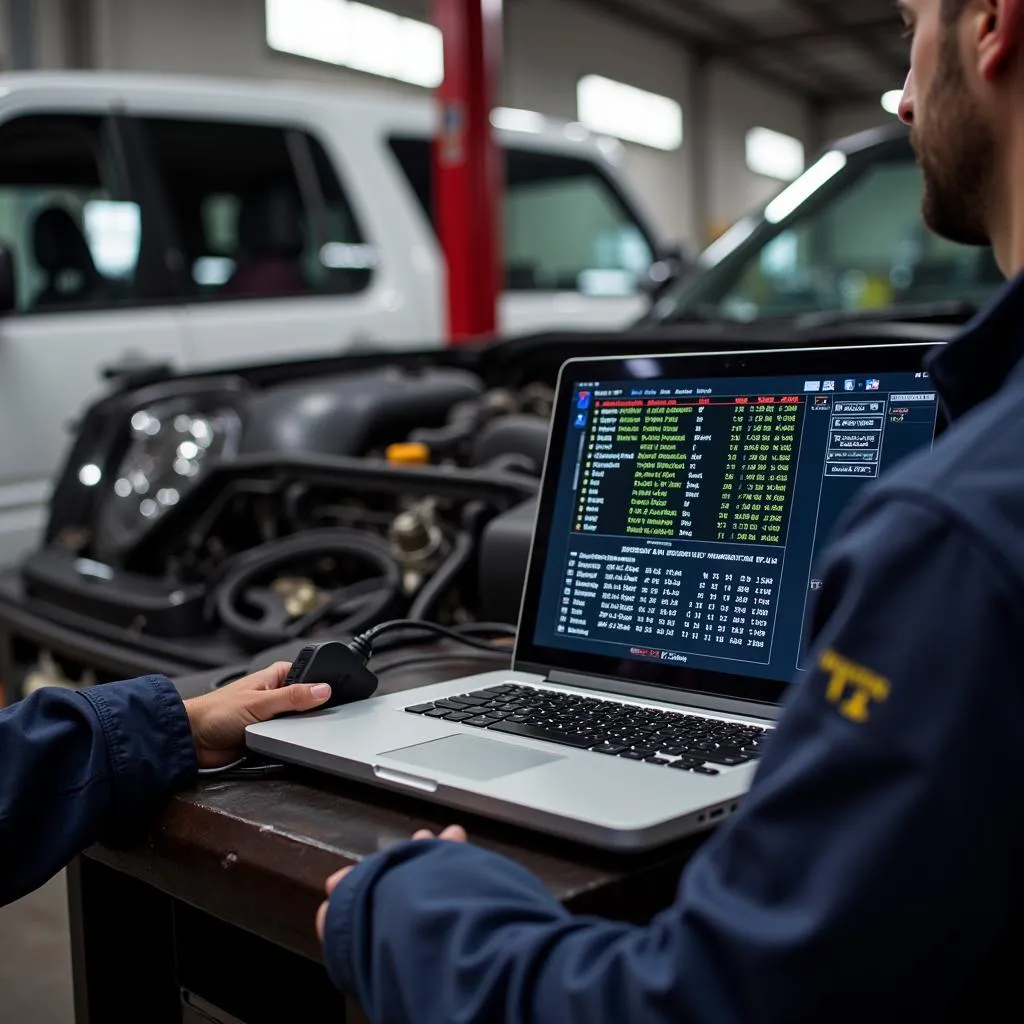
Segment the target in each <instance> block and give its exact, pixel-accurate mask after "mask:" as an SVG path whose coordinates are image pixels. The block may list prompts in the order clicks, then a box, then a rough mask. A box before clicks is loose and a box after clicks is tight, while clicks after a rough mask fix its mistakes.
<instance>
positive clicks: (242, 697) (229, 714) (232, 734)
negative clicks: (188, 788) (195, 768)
mask: <svg viewBox="0 0 1024 1024" xmlns="http://www.w3.org/2000/svg"><path fill="white" fill-rule="evenodd" d="M290 668H291V665H289V664H288V662H286V661H279V662H277V664H275V665H271V666H270V667H269V668H265V669H263V670H262V671H260V672H254V673H253V674H252V675H251V676H246V677H245V678H244V679H238V680H236V681H235V682H233V683H229V684H228V685H227V686H223V687H221V688H220V689H219V690H214V691H213V692H211V693H204V694H203V695H202V696H201V697H193V698H192V699H191V700H187V701H185V710H186V711H187V712H188V720H189V723H190V724H191V726H192V737H193V739H194V741H195V745H196V757H197V759H198V761H199V767H200V768H223V767H224V765H227V764H231V762H232V761H235V760H237V759H238V758H239V757H241V756H242V754H244V753H245V727H246V726H247V725H254V724H255V723H256V722H266V721H267V720H268V719H271V718H273V717H274V716H275V715H280V714H281V713H282V712H285V711H312V710H313V709H314V708H316V707H319V706H320V705H321V704H323V703H324V702H325V701H326V700H327V699H328V698H329V697H330V696H331V688H330V686H329V685H328V684H327V683H317V684H316V685H313V686H307V685H306V684H304V683H296V684H295V685H294V686H284V687H282V685H281V684H282V683H283V682H284V680H285V676H287V675H288V670H289V669H290Z"/></svg>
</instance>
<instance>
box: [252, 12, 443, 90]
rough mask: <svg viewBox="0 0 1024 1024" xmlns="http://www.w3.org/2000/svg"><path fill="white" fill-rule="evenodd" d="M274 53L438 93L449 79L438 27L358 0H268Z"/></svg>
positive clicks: (269, 38) (268, 32)
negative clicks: (276, 51) (445, 79)
mask: <svg viewBox="0 0 1024 1024" xmlns="http://www.w3.org/2000/svg"><path fill="white" fill-rule="evenodd" d="M266 36H267V44H268V45H269V46H270V48H271V49H272V50H278V51H279V52H281V53H291V54H295V55H296V56H298V57H307V58H309V59H310V60H320V61H324V62H325V63H327V64H338V65H341V66H344V67H349V68H355V69H356V70H358V71H366V72H368V73H369V74H372V75H381V76H382V77H384V78H394V79H397V80H398V81H400V82H409V83H411V84H412V85H422V86H424V87H425V88H428V89H433V88H436V87H437V86H439V85H440V84H441V82H442V80H443V79H444V45H443V41H442V38H441V31H440V29H438V28H437V27H436V26H434V25H429V24H427V23H426V22H423V21H416V20H415V19H413V18H403V17H401V16H400V15H397V14H392V13H391V12H390V11H382V10H380V9H379V8H377V7H372V6H370V5H368V4H361V3H355V2H353V0H266Z"/></svg>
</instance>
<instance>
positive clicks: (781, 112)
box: [708, 65, 814, 224]
mask: <svg viewBox="0 0 1024 1024" xmlns="http://www.w3.org/2000/svg"><path fill="white" fill-rule="evenodd" d="M710 97H711V115H710V124H711V132H710V135H711V148H712V152H711V168H712V175H711V188H710V194H709V200H708V202H709V209H710V215H711V220H712V222H716V221H717V222H720V223H722V224H729V223H732V222H733V221H735V220H736V219H737V218H739V217H741V216H742V215H743V214H745V213H749V212H750V211H751V210H754V209H757V208H758V207H760V206H762V205H764V203H766V202H767V201H768V200H769V199H771V198H772V197H773V196H775V195H776V194H777V193H778V192H779V191H780V190H781V188H782V183H780V182H779V181H776V180H775V179H772V178H765V177H762V176H761V175H758V174H752V173H751V172H750V171H749V170H747V164H746V137H747V132H748V131H749V130H750V129H751V128H757V127H763V128H771V129H772V130H773V131H777V132H783V133H785V134H786V135H792V136H794V137H795V138H798V139H800V140H801V141H802V142H803V143H804V146H805V149H806V153H807V159H808V160H811V159H812V158H813V155H814V154H813V152H812V148H811V134H810V127H811V126H810V111H809V108H808V107H807V105H806V104H804V103H802V102H800V100H798V99H797V98H795V97H794V96H793V95H792V94H791V93H788V92H782V91H779V90H773V89H771V88H770V86H768V85H766V84H765V82H764V81H762V80H761V79H755V78H750V77H748V76H746V75H744V74H742V73H741V72H739V71H737V70H736V69H735V68H732V67H728V66H725V65H717V66H715V67H713V68H712V69H711V82H710Z"/></svg>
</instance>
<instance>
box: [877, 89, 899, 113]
mask: <svg viewBox="0 0 1024 1024" xmlns="http://www.w3.org/2000/svg"><path fill="white" fill-rule="evenodd" d="M902 101H903V90H902V89H890V90H889V91H888V92H887V93H883V94H882V109H883V110H884V111H885V112H886V113H887V114H893V115H894V116H895V117H899V114H900V103H901V102H902Z"/></svg>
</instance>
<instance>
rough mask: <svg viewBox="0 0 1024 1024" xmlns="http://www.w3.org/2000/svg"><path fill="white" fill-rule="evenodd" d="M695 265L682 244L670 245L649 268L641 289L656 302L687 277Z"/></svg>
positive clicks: (641, 283)
mask: <svg viewBox="0 0 1024 1024" xmlns="http://www.w3.org/2000/svg"><path fill="white" fill-rule="evenodd" d="M693 267H694V261H693V259H692V258H691V257H690V256H689V254H688V253H687V252H686V250H685V249H684V248H683V247H682V246H681V245H679V244H675V245H670V246H668V247H666V248H665V249H663V250H662V251H661V252H660V253H659V254H658V258H657V259H656V260H655V261H654V262H653V263H652V264H651V265H650V267H649V268H648V271H647V275H646V276H645V277H644V278H643V280H642V281H641V282H640V288H641V291H642V292H643V293H644V294H645V295H646V296H647V297H648V298H649V299H650V300H651V301H652V302H655V301H657V300H658V299H659V298H661V296H662V295H664V294H665V292H667V291H669V290H670V289H671V288H672V287H673V286H675V285H676V284H678V283H679V282H680V281H681V280H683V278H685V277H687V276H688V275H689V273H690V272H691V270H693Z"/></svg>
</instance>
